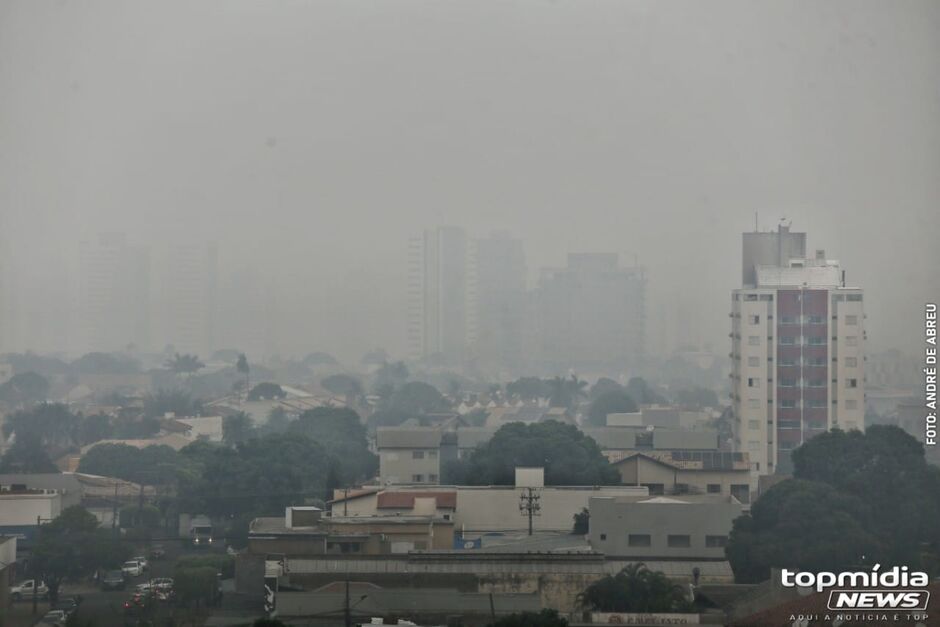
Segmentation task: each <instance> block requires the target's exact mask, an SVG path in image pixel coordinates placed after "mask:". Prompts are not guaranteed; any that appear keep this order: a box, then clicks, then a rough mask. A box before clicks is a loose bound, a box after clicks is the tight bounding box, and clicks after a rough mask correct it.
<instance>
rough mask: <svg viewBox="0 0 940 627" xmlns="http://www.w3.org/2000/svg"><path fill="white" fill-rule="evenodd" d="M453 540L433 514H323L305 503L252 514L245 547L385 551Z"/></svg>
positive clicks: (447, 524)
mask: <svg viewBox="0 0 940 627" xmlns="http://www.w3.org/2000/svg"><path fill="white" fill-rule="evenodd" d="M453 544H454V523H453V521H450V520H445V519H444V518H440V517H437V516H435V515H427V516H420V515H411V516H409V515H393V516H360V517H340V516H330V517H324V516H322V512H321V510H320V509H319V508H317V507H306V506H303V507H299V506H291V507H288V508H287V509H286V511H285V515H284V517H283V518H281V517H276V518H275V517H265V518H255V519H254V520H253V521H251V525H250V527H249V530H248V551H249V552H250V553H253V554H256V555H271V554H280V555H290V556H303V555H345V554H351V555H388V554H392V553H407V552H409V551H416V550H418V551H420V550H434V549H450V548H452V547H453Z"/></svg>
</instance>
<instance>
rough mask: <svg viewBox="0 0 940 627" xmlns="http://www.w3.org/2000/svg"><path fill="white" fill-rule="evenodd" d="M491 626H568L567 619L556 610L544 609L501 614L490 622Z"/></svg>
mask: <svg viewBox="0 0 940 627" xmlns="http://www.w3.org/2000/svg"><path fill="white" fill-rule="evenodd" d="M490 626H491V627H568V621H567V620H566V619H565V618H563V617H562V616H560V615H559V614H558V610H549V609H544V610H541V611H539V612H517V613H514V614H509V615H508V616H502V617H500V618H498V619H496V622H495V623H490Z"/></svg>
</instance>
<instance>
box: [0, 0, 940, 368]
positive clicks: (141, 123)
mask: <svg viewBox="0 0 940 627" xmlns="http://www.w3.org/2000/svg"><path fill="white" fill-rule="evenodd" d="M755 211H759V212H760V221H761V225H762V227H764V228H769V227H772V226H774V225H775V224H776V223H777V220H778V219H779V218H780V217H783V216H786V217H787V218H790V219H792V221H793V226H794V228H795V229H799V230H806V231H808V232H809V246H810V248H811V249H815V248H819V247H824V248H825V249H826V250H827V253H828V254H829V256H830V257H835V258H838V259H840V260H841V261H842V262H843V264H844V266H845V268H846V269H847V271H848V282H849V283H852V284H860V285H862V286H863V287H865V288H866V289H867V292H868V296H867V301H868V314H869V321H868V322H869V338H870V341H871V343H872V345H873V347H874V348H876V349H877V348H884V347H887V346H892V345H899V346H902V347H904V348H907V349H908V350H914V349H919V341H920V338H921V333H922V325H923V322H922V305H923V302H924V300H925V299H927V298H928V297H929V298H931V299H933V300H937V299H938V298H940V278H938V276H940V275H938V267H940V253H938V252H937V248H936V240H937V235H938V233H940V2H936V1H934V0H922V1H914V0H912V1H904V2H885V1H882V0H878V1H864V0H841V1H815V0H814V1H809V0H805V1H797V2H794V1H786V2H784V1H762V2H754V1H753V0H740V1H725V0H718V1H715V0H713V1H710V2H702V1H701V0H688V1H669V0H667V1H665V2H664V1H662V0H649V1H635V2H630V1H624V0H618V1H615V2H592V1H589V0H577V1H575V0H572V1H557V2H535V1H531V2H530V1H514V2H510V1H504V2H495V1H493V2H488V1H480V0H473V1H469V0H468V1H464V2H445V1H433V2H431V1H427V2H406V1H397V0H388V1H382V2H377V1H370V2H366V1H361V2H360V1H355V0H340V1H336V2H326V1H304V2H300V1H265V2H262V1H260V0H259V1H254V2H245V1H237V0H224V1H222V0H218V1H215V2H208V1H205V2H192V1H191V0H179V1H166V0H160V1H151V2H124V1H117V0H114V1H111V2H101V1H90V0H83V1H81V2H78V1H66V0H60V1H58V2H46V1H42V0H0V227H2V229H3V233H2V234H0V237H3V238H4V239H6V240H7V241H8V242H9V243H11V244H12V245H13V246H14V249H15V251H16V254H17V271H18V272H20V273H22V274H23V276H42V277H48V275H49V274H50V272H52V271H50V270H49V269H48V268H49V267H54V268H58V267H59V266H56V265H55V264H56V263H58V264H71V263H72V259H73V258H72V256H71V254H70V253H69V252H68V251H69V250H70V247H72V246H74V244H75V242H76V241H77V240H78V239H79V237H81V236H87V235H91V234H94V233H96V232H98V231H101V230H112V231H113V230H123V231H126V232H127V233H128V236H129V237H130V238H131V239H133V240H136V241H140V242H144V243H147V242H153V241H159V239H160V238H164V237H167V236H169V235H170V234H172V233H176V232H180V231H185V232H189V233H191V234H193V235H195V236H196V237H199V238H205V239H212V240H215V241H216V242H218V244H219V250H220V257H221V262H222V267H223V271H228V270H229V269H236V268H240V267H245V266H251V267H254V268H259V269H260V271H261V272H262V274H266V275H269V276H271V277H273V278H272V279H271V280H272V281H274V282H275V284H276V287H277V303H278V308H279V310H280V311H281V314H280V315H281V318H282V322H283V324H281V325H279V326H280V333H281V337H280V339H279V343H280V344H281V350H282V351H283V352H284V353H291V352H302V351H304V350H309V349H310V348H313V347H318V348H322V349H324V350H330V351H333V352H335V353H338V354H340V355H343V356H350V357H351V356H355V355H358V354H360V353H361V352H362V351H363V350H365V349H366V348H369V347H371V346H375V345H383V346H386V347H387V348H388V349H389V350H390V351H392V352H393V353H401V352H403V350H404V327H405V315H404V314H405V300H404V284H405V249H406V243H407V237H408V235H409V234H412V233H414V232H417V231H418V230H420V229H422V228H425V227H430V226H435V225H438V224H458V225H463V226H465V227H467V228H468V229H469V230H470V231H473V232H480V233H483V232H486V231H489V230H492V229H509V230H511V231H512V232H514V234H516V235H517V236H519V237H522V238H523V239H524V240H525V242H526V253H527V257H528V265H529V267H530V270H532V271H533V274H534V271H535V270H536V269H537V268H538V267H539V266H543V265H560V264H561V263H563V260H564V256H565V254H566V253H567V252H569V251H573V252H577V251H592V250H598V251H614V252H620V253H623V254H624V255H625V256H626V257H627V258H628V259H630V260H631V261H632V258H633V255H638V256H639V259H640V261H641V263H643V264H644V265H646V266H647V267H648V268H649V275H650V279H651V291H652V299H653V301H654V306H655V303H657V302H667V303H668V302H673V301H674V300H676V299H677V298H678V299H679V300H680V301H681V302H687V303H688V304H690V305H695V306H696V307H698V308H699V310H698V313H697V314H696V315H697V317H698V319H699V321H700V329H698V330H696V332H695V333H697V334H698V335H699V337H700V339H701V340H702V341H703V342H710V343H712V344H713V345H714V346H715V348H716V349H717V350H718V352H719V353H722V352H724V350H725V347H726V346H725V345H726V344H727V341H728V340H727V331H728V328H729V326H728V319H727V313H728V311H729V301H730V295H729V291H730V290H731V289H732V288H733V287H736V286H737V284H738V282H739V281H740V232H741V231H742V230H746V229H750V228H753V224H754V212H755ZM50 264H51V265H50ZM56 272H58V270H56ZM679 294H685V295H684V296H681V298H680V297H679V296H677V295H679ZM292 344H296V346H297V347H299V348H298V349H297V350H294V348H293V346H292Z"/></svg>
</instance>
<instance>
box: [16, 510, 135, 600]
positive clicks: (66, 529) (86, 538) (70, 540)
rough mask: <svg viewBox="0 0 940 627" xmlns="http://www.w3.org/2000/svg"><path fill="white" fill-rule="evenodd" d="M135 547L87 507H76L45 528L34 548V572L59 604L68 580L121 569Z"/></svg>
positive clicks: (31, 569) (32, 567) (50, 595)
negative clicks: (100, 522) (103, 525)
mask: <svg viewBox="0 0 940 627" xmlns="http://www.w3.org/2000/svg"><path fill="white" fill-rule="evenodd" d="M130 552H131V548H130V547H129V546H128V545H126V544H124V543H123V542H121V541H120V540H119V539H118V538H116V537H115V536H114V534H112V533H111V532H110V531H109V530H104V529H100V528H99V527H98V521H97V519H95V517H94V516H92V515H91V514H90V513H89V512H88V511H87V510H86V509H85V508H83V507H81V506H79V505H73V506H72V507H69V508H67V509H65V510H63V511H62V513H61V514H60V515H59V516H58V517H57V518H56V519H55V520H53V521H52V522H50V523H47V524H44V525H42V527H41V528H40V530H39V537H38V539H37V540H36V544H35V546H34V548H33V557H32V561H31V564H30V571H31V573H32V574H33V575H34V576H35V577H36V578H38V579H41V580H43V581H45V582H46V585H47V586H49V597H50V598H51V599H52V601H53V602H55V601H56V600H57V598H58V595H59V587H60V586H61V585H62V582H64V581H66V580H77V579H79V578H81V577H85V576H87V575H90V574H91V573H93V572H94V571H95V570H97V569H99V568H113V567H115V566H119V565H120V564H121V563H122V562H123V561H124V560H125V559H127V557H128V556H129V555H130Z"/></svg>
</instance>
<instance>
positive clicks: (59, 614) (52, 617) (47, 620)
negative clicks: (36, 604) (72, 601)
mask: <svg viewBox="0 0 940 627" xmlns="http://www.w3.org/2000/svg"><path fill="white" fill-rule="evenodd" d="M66 620H68V616H66V615H65V612H64V611H62V610H51V611H49V612H46V615H45V616H43V617H42V620H41V621H39V624H40V625H58V626H64V625H65V621H66Z"/></svg>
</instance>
